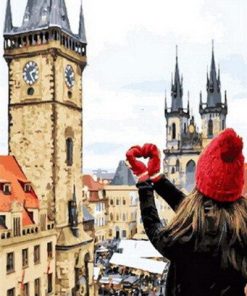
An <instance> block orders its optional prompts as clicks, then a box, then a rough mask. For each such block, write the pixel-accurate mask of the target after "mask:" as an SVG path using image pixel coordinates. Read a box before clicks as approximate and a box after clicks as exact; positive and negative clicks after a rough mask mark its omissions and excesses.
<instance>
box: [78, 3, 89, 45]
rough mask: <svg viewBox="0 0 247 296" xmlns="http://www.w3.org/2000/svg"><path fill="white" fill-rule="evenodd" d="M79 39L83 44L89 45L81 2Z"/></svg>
mask: <svg viewBox="0 0 247 296" xmlns="http://www.w3.org/2000/svg"><path fill="white" fill-rule="evenodd" d="M78 37H79V39H80V40H81V41H82V42H83V43H87V39H86V31H85V24H84V14H83V8H82V2H81V12H80V20H79V34H78Z"/></svg>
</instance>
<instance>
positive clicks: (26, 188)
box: [24, 183, 32, 192]
mask: <svg viewBox="0 0 247 296" xmlns="http://www.w3.org/2000/svg"><path fill="white" fill-rule="evenodd" d="M31 189H32V187H31V184H30V183H26V184H24V191H25V192H31Z"/></svg>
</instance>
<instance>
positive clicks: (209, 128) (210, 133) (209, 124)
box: [208, 118, 213, 138]
mask: <svg viewBox="0 0 247 296" xmlns="http://www.w3.org/2000/svg"><path fill="white" fill-rule="evenodd" d="M212 136H213V120H212V119H211V118H210V119H209V121H208V137H209V138H211V137H212Z"/></svg>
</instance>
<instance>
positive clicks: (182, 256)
mask: <svg viewBox="0 0 247 296" xmlns="http://www.w3.org/2000/svg"><path fill="white" fill-rule="evenodd" d="M137 187H138V188H139V197H140V208H141V215H142V220H143V224H144V228H145V231H146V234H147V236H148V238H149V239H150V241H151V243H152V244H153V246H154V247H155V248H156V249H157V250H158V251H159V252H160V253H161V254H162V255H163V256H164V257H166V258H168V259H169V260H170V262H171V264H170V268H169V272H168V275H167V282H166V294H165V295H166V296H244V295H245V294H244V287H245V284H246V283H247V279H246V278H244V277H243V276H242V274H241V273H240V272H238V271H236V270H234V269H233V268H232V267H226V268H225V269H223V268H222V265H221V251H220V249H219V248H218V246H217V243H215V247H214V246H213V247H212V241H214V242H215V241H217V240H213V239H212V240H211V241H209V243H210V244H211V247H210V248H207V246H206V245H205V249H204V250H202V251H195V241H194V238H193V235H192V233H187V234H186V235H185V236H184V237H183V238H181V239H180V240H178V241H176V243H174V244H171V240H170V239H168V232H167V230H166V228H165V227H164V226H163V225H162V223H161V221H160V218H159V216H158V212H157V209H156V206H155V202H154V194H153V191H154V190H155V191H156V192H157V193H158V194H159V195H160V196H161V197H162V198H163V199H164V200H166V202H167V203H168V204H169V205H170V207H171V208H172V209H173V210H175V211H176V209H177V207H178V206H179V204H180V203H181V202H182V200H183V199H184V198H185V195H184V194H183V193H182V192H181V191H179V190H178V189H177V188H176V187H175V186H174V185H173V184H172V183H171V182H169V180H167V179H166V178H165V177H164V176H163V177H162V178H161V179H160V180H159V181H158V182H157V183H155V184H154V185H153V184H152V183H151V182H150V181H147V182H143V183H139V184H137ZM190 231H191V230H190ZM206 243H208V242H205V244H206ZM246 252H247V248H246Z"/></svg>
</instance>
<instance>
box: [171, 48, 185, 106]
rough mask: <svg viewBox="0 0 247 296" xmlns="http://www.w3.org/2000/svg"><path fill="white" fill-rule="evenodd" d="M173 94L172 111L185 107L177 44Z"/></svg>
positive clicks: (172, 86)
mask: <svg viewBox="0 0 247 296" xmlns="http://www.w3.org/2000/svg"><path fill="white" fill-rule="evenodd" d="M171 96H172V111H178V110H179V109H180V108H183V81H182V78H181V77H180V74H179V66H178V47H177V46H176V65H175V74H174V81H172V85H171Z"/></svg>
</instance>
